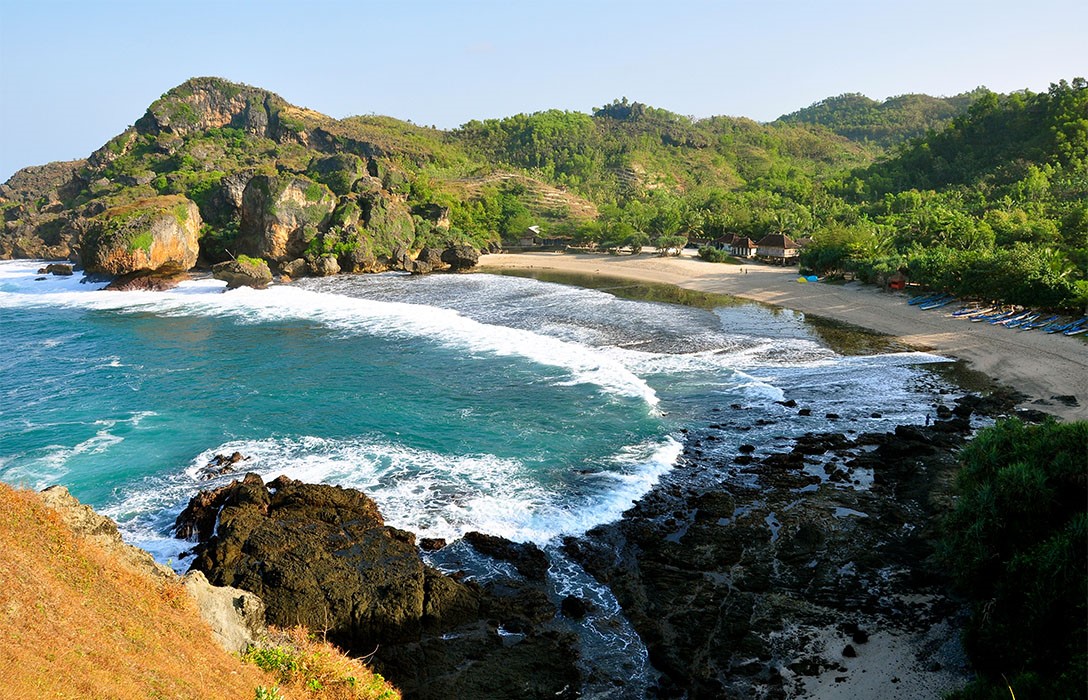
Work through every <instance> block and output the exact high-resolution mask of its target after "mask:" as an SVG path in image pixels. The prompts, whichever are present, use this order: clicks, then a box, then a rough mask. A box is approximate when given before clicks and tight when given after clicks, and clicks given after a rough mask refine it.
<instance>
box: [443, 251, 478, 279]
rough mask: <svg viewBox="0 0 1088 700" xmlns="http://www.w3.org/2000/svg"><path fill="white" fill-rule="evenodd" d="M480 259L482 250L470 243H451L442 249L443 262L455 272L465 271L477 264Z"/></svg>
mask: <svg viewBox="0 0 1088 700" xmlns="http://www.w3.org/2000/svg"><path fill="white" fill-rule="evenodd" d="M479 261H480V251H478V250H476V249H475V248H473V247H472V246H468V245H451V246H450V247H449V248H446V249H445V250H444V251H442V262H444V263H446V264H447V265H449V266H450V269H451V270H453V271H454V272H463V271H465V270H468V269H471V268H473V267H475V266H476V263H478V262H479Z"/></svg>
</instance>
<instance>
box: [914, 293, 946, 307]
mask: <svg viewBox="0 0 1088 700" xmlns="http://www.w3.org/2000/svg"><path fill="white" fill-rule="evenodd" d="M946 296H948V294H946V293H945V292H934V293H932V294H923V295H921V296H916V297H912V298H911V299H909V300H907V303H908V304H910V305H911V306H919V305H921V304H928V303H929V302H931V301H936V300H937V299H939V298H942V297H946Z"/></svg>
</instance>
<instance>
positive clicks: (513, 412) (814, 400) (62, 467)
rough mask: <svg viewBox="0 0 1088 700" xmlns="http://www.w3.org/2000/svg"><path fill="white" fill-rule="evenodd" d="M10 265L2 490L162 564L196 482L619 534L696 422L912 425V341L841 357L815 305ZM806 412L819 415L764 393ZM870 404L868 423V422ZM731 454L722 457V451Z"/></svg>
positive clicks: (453, 525)
mask: <svg viewBox="0 0 1088 700" xmlns="http://www.w3.org/2000/svg"><path fill="white" fill-rule="evenodd" d="M39 265H40V263H32V262H25V261H17V262H3V263H0V329H2V332H0V479H2V480H4V481H7V482H9V483H13V484H19V485H24V486H29V487H33V488H42V487H44V486H46V485H49V484H53V483H61V484H64V485H66V486H68V487H69V488H70V489H71V490H72V492H73V493H74V494H75V495H76V496H77V497H78V498H80V499H81V500H83V501H85V502H87V503H90V504H91V505H94V506H96V507H98V508H100V509H102V510H104V511H105V512H107V513H108V514H110V515H112V516H113V517H115V518H116V519H117V520H119V521H120V523H121V525H122V529H123V531H124V532H125V534H126V536H127V537H128V538H129V539H130V540H133V541H135V542H136V543H138V544H141V545H142V546H145V547H148V548H149V549H151V550H153V551H154V552H155V553H156V555H157V556H159V557H160V558H163V559H166V558H169V557H172V556H176V554H177V553H178V552H179V551H180V550H181V549H182V548H183V547H184V546H185V545H184V544H183V543H177V542H174V541H172V540H171V539H170V538H169V526H170V524H171V523H172V522H173V519H174V517H176V515H177V513H178V511H179V510H180V509H181V508H182V507H183V506H184V504H185V503H186V502H187V500H188V499H189V498H190V497H191V496H192V495H193V494H195V493H196V492H197V491H198V490H199V489H200V488H206V487H209V486H214V485H218V484H221V483H225V481H227V480H229V479H230V478H231V476H229V475H228V476H222V477H218V478H216V479H213V480H210V481H205V480H202V479H201V477H200V470H201V468H202V467H203V466H204V465H205V464H207V462H208V461H209V460H210V459H211V458H212V457H213V456H214V455H215V454H217V453H228V454H229V453H230V452H233V451H235V450H238V451H240V452H242V453H243V454H245V455H247V456H248V457H249V459H248V460H247V461H246V462H245V463H244V464H243V469H245V470H251V471H256V472H258V473H260V474H262V475H264V476H266V477H268V478H271V477H274V476H276V475H278V474H281V473H286V474H288V475H290V476H292V477H294V478H300V479H305V480H311V481H325V482H329V483H338V484H342V485H346V486H355V487H358V488H362V489H364V490H365V491H366V492H367V493H369V494H370V495H372V496H373V497H374V498H375V499H376V500H377V501H378V503H379V505H380V507H381V508H382V511H383V513H384V514H385V516H386V519H387V521H388V522H390V524H393V525H397V526H399V527H404V528H406V529H410V530H413V531H415V532H417V533H419V534H421V535H424V536H438V537H447V538H452V537H456V536H458V535H459V534H461V533H463V532H465V531H468V530H473V529H474V530H482V531H485V532H490V533H494V534H500V535H504V536H507V537H511V538H513V539H518V540H532V541H537V542H540V543H544V542H547V541H548V540H550V539H551V538H553V537H555V536H556V535H560V534H577V533H579V532H583V531H585V530H586V529H588V528H590V527H592V526H594V525H596V524H599V523H601V522H606V521H609V520H613V519H615V518H616V517H618V516H619V514H620V513H622V511H623V510H625V509H626V508H628V507H629V506H630V505H631V503H632V502H633V501H634V500H635V499H637V498H638V497H639V496H640V495H642V494H643V493H645V492H646V491H647V490H648V489H649V488H651V487H652V485H653V484H654V483H655V482H656V480H657V479H658V478H659V477H660V476H661V475H662V474H663V473H665V472H666V471H667V470H668V469H669V468H670V467H671V466H672V465H673V464H674V462H675V461H676V459H678V457H679V455H680V453H681V443H680V439H681V438H682V430H684V429H686V428H689V427H694V426H698V425H702V424H705V422H707V421H708V420H712V419H714V420H716V419H719V417H720V416H721V415H723V414H722V413H721V412H722V411H725V412H730V411H732V412H733V413H738V409H735V408H731V407H733V406H738V405H742V406H743V419H744V420H746V421H748V422H749V423H752V422H754V421H756V420H757V419H758V418H764V419H767V420H769V421H771V422H772V423H773V427H770V428H765V429H756V430H749V431H748V432H744V433H739V432H738V433H737V435H736V441H735V443H737V444H739V443H740V442H751V441H757V442H758V441H759V440H767V441H770V440H773V439H782V438H783V437H784V436H786V437H788V436H790V435H796V434H800V433H802V432H806V431H808V430H817V429H820V428H821V427H824V426H825V423H824V419H823V418H822V416H823V415H824V413H826V412H831V411H834V412H836V413H839V414H841V415H843V416H844V419H851V420H852V421H853V422H852V425H853V426H854V427H855V428H857V429H859V430H863V429H881V427H882V426H883V427H885V428H887V426H888V425H891V424H894V423H909V422H921V421H922V420H923V419H924V416H925V414H926V413H927V411H928V410H929V408H928V407H929V404H930V403H931V402H932V401H933V400H934V396H935V395H936V392H937V391H938V390H939V389H942V388H943V387H939V386H937V383H936V381H935V380H934V378H933V377H932V375H930V374H928V373H927V372H926V370H925V366H926V364H927V363H930V362H934V361H938V360H939V358H934V357H932V356H929V355H923V354H919V353H898V354H888V355H873V356H854V357H843V356H841V355H838V354H837V353H835V352H834V351H833V350H831V349H829V348H828V347H826V346H825V345H824V344H823V342H822V341H821V340H820V338H819V336H818V334H816V333H814V332H813V331H812V329H811V328H810V327H809V326H808V325H807V324H806V323H805V321H804V319H803V317H801V316H800V315H798V314H794V313H792V312H782V311H777V312H775V311H771V310H768V309H765V308H763V307H758V306H755V305H742V306H730V307H723V308H719V309H714V310H705V309H695V308H689V307H682V306H675V305H670V304H661V303H651V302H642V301H633V300H623V299H618V298H616V297H615V296H613V295H611V294H608V293H607V292H605V291H599V290H589V289H581V288H577V287H570V286H565V285H559V284H552V283H546V282H541V281H537V280H532V279H522V278H514V277H499V276H493V275H483V274H476V275H436V276H429V277H424V278H415V277H408V276H405V275H398V274H387V275H373V276H355V277H337V278H331V279H324V280H306V281H304V282H302V283H299V284H295V285H290V286H278V287H273V288H270V289H268V290H264V291H254V290H248V289H243V290H235V291H232V292H229V293H223V285H222V283H220V282H217V281H214V280H210V279H207V280H195V281H191V282H187V283H185V284H184V285H182V287H180V288H179V289H177V290H174V291H171V292H166V293H146V292H106V291H98V289H97V287H98V286H99V285H88V284H81V283H80V281H79V278H78V277H73V278H59V277H48V278H46V279H39V278H38V276H37V275H36V274H35V271H36V269H37V267H38V266H39ZM784 398H793V399H795V400H797V401H798V403H799V404H801V405H806V406H811V407H812V408H813V416H812V417H804V418H802V417H798V416H796V410H795V409H786V408H784V407H782V406H781V405H780V404H777V403H775V402H776V401H780V400H782V399H784ZM874 413H879V414H880V417H879V418H873V417H872V415H873V414H874ZM730 444H733V443H730Z"/></svg>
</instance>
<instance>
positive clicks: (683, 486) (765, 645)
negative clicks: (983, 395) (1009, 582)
mask: <svg viewBox="0 0 1088 700" xmlns="http://www.w3.org/2000/svg"><path fill="white" fill-rule="evenodd" d="M987 404H989V406H988V407H987V408H993V409H995V410H997V411H998V412H1000V411H1004V410H1008V408H1009V404H1008V403H1007V402H1005V401H1002V400H997V401H993V402H991V399H979V400H972V399H967V400H966V401H962V402H961V404H960V405H963V406H965V407H966V406H969V408H965V412H967V413H968V414H969V413H970V412H973V410H974V409H975V408H976V407H980V406H984V405H987ZM945 423H947V425H941V426H933V427H931V428H921V427H916V426H906V427H901V428H900V429H898V430H897V431H896V432H895V433H894V434H879V435H874V434H867V435H859V436H858V437H857V439H856V440H850V439H849V438H847V437H846V436H844V435H842V434H839V433H827V434H809V435H805V436H803V437H801V438H800V439H798V440H796V441H795V443H794V445H793V446H792V448H787V449H789V450H790V451H786V452H783V453H781V454H776V455H770V456H768V457H766V458H764V459H762V460H760V461H758V462H756V461H751V462H749V460H750V457H749V456H748V455H741V456H738V457H736V458H735V462H741V463H746V464H747V466H743V467H732V466H730V465H727V464H722V463H721V462H720V461H719V460H720V458H716V457H708V458H707V461H706V462H704V461H702V460H700V459H697V458H694V457H692V455H693V454H695V453H694V452H693V451H691V450H688V451H687V452H686V455H688V456H687V458H686V459H685V460H683V461H681V462H680V463H679V464H678V465H677V467H676V468H675V470H674V471H673V472H672V473H670V474H669V475H668V476H667V477H665V478H664V479H663V480H662V482H661V483H660V484H659V485H658V486H656V487H655V488H654V489H653V490H652V491H651V492H650V493H649V494H647V495H646V496H645V497H643V499H642V500H640V501H639V502H638V503H636V504H635V506H634V507H633V508H632V509H630V510H629V511H627V512H626V513H625V514H624V517H623V519H621V520H620V521H618V522H616V523H612V524H609V525H603V526H600V527H598V528H595V529H594V530H592V531H590V532H589V533H587V534H586V535H585V536H583V537H579V538H568V539H567V540H565V542H564V548H565V551H566V552H567V554H568V555H569V556H571V558H572V559H574V560H575V561H577V562H578V563H580V564H581V565H582V566H583V567H584V568H585V569H586V570H587V571H588V572H589V573H590V574H592V575H593V576H594V577H596V578H597V579H598V580H601V581H605V582H607V583H608V585H609V586H610V588H611V589H612V591H613V593H614V594H615V595H616V598H617V600H618V601H619V602H620V605H621V607H622V609H623V611H624V614H625V615H626V616H627V618H628V619H629V620H630V621H631V623H632V624H633V625H634V627H635V629H636V630H637V631H638V632H639V634H640V636H641V637H642V639H643V641H644V642H645V643H646V645H647V648H648V649H649V652H650V660H651V662H652V663H653V664H654V667H655V668H657V669H658V670H660V671H662V672H663V673H664V674H665V675H666V678H665V680H664V681H663V683H662V684H661V688H662V692H673V693H674V695H675V696H678V697H679V696H684V695H686V696H687V697H690V698H712V697H713V698H734V697H735V698H742V697H767V698H780V697H799V696H800V695H799V693H801V691H802V686H801V685H800V681H799V680H797V676H796V675H793V676H792V679H791V676H786V675H783V674H782V673H781V671H780V669H782V668H788V669H791V671H792V673H793V674H798V675H801V674H805V673H817V674H818V673H823V672H825V671H832V670H834V669H835V668H836V667H837V664H838V663H839V661H840V660H841V656H839V654H837V653H831V654H828V655H826V656H823V655H819V654H815V653H814V652H813V648H814V647H813V646H812V645H813V643H814V642H816V640H818V639H820V638H821V636H826V635H827V634H828V633H831V634H835V633H837V632H841V631H846V632H847V634H849V638H848V639H846V640H844V643H845V642H849V643H850V644H851V647H850V649H851V650H852V651H853V652H855V653H858V654H861V655H863V653H862V652H858V649H857V645H859V644H864V643H866V642H867V641H868V633H867V632H866V631H865V630H864V629H862V626H864V627H865V628H866V629H873V628H880V629H882V630H893V631H896V632H898V633H901V634H908V635H909V634H915V633H922V632H927V631H929V630H930V629H931V628H932V626H933V625H934V624H937V623H947V625H946V629H949V630H951V631H950V632H949V640H953V639H954V636H955V632H954V630H955V629H956V623H955V618H956V615H957V614H958V612H959V607H958V605H957V604H956V603H955V602H953V601H952V600H950V599H949V598H948V597H946V595H945V592H946V589H945V587H944V586H945V583H946V582H945V581H944V579H943V572H941V571H939V570H936V569H935V568H933V567H932V564H930V562H931V561H932V560H931V559H930V555H931V554H932V553H933V549H934V541H935V533H936V531H937V525H936V523H937V517H938V515H939V514H940V513H941V512H943V504H946V503H947V502H948V498H949V497H950V496H949V485H950V484H951V483H952V475H953V474H954V472H955V469H956V453H957V451H958V448H959V446H960V445H962V442H963V440H964V436H965V434H966V433H967V431H969V429H970V426H969V423H968V422H967V421H947V422H945ZM828 453H831V454H832V455H834V456H833V457H831V458H830V461H826V462H824V466H823V469H822V470H821V471H823V472H825V473H826V474H828V475H829V476H828V478H827V479H825V480H824V481H823V482H821V480H820V479H819V478H817V477H816V476H815V475H813V474H810V473H809V471H810V470H809V469H805V470H802V467H805V466H806V462H805V458H806V457H808V456H820V455H826V454H828ZM821 459H823V458H822V457H821ZM840 460H841V461H840ZM708 468H717V469H733V470H737V471H739V472H740V474H742V475H744V477H747V479H748V480H745V479H741V480H734V479H728V478H725V479H722V480H716V481H708V480H706V479H705V478H703V477H702V473H703V472H704V471H705V470H707V469H708ZM859 469H864V470H871V471H872V474H873V482H874V483H873V485H872V487H870V488H858V489H855V488H851V487H849V486H848V485H849V484H851V483H852V480H853V479H854V478H855V477H854V474H855V473H856V472H857V470H859ZM693 484H702V485H701V486H697V485H693ZM844 618H849V619H851V620H853V622H851V623H849V624H848V625H847V626H845V627H843V626H841V624H842V623H841V621H842V620H843V619H844ZM936 646H938V645H934V647H933V648H934V649H935V648H936ZM838 649H841V650H843V651H844V652H846V648H845V647H843V646H840V647H838ZM838 649H836V652H837V651H838ZM846 653H849V652H846ZM926 653H930V652H926ZM934 660H935V659H930V660H928V661H925V666H924V667H929V666H932V667H935V668H939V666H935V665H934V664H933V663H930V662H931V661H934ZM920 663H922V662H921V661H920ZM669 689H671V690H669Z"/></svg>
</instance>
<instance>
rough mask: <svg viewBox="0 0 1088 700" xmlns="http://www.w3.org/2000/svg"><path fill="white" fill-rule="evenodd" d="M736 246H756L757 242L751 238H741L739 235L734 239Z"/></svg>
mask: <svg viewBox="0 0 1088 700" xmlns="http://www.w3.org/2000/svg"><path fill="white" fill-rule="evenodd" d="M733 247H734V248H755V247H756V244H755V243H753V242H752V239H751V238H741V237H740V236H737V237H736V238H734V239H733Z"/></svg>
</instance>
